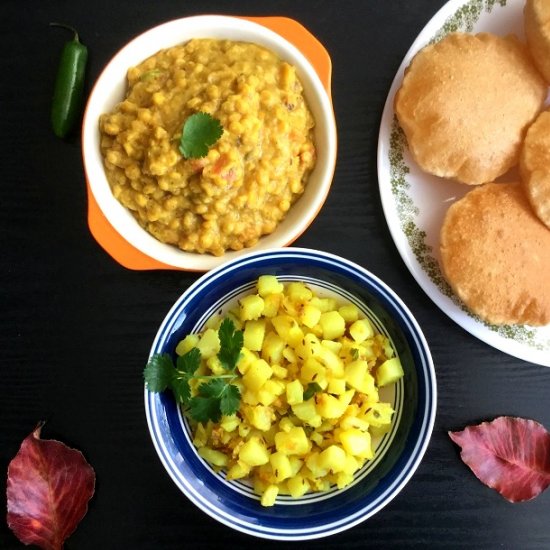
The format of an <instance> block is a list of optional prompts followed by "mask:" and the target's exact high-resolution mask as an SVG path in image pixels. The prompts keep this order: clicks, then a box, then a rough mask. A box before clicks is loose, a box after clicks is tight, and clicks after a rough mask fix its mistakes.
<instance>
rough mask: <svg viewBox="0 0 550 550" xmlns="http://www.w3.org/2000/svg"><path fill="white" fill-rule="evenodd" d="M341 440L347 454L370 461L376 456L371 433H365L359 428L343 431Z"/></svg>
mask: <svg viewBox="0 0 550 550" xmlns="http://www.w3.org/2000/svg"><path fill="white" fill-rule="evenodd" d="M339 439H340V442H341V443H342V447H343V448H344V450H345V451H346V453H348V454H350V455H352V456H357V457H360V458H366V459H368V460H370V459H371V458H372V457H373V456H374V453H373V450H372V446H371V437H370V434H369V432H363V431H361V430H359V429H357V428H350V429H349V430H345V431H342V432H341V433H340V437H339Z"/></svg>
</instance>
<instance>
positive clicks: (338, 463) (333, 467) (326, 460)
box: [318, 445, 346, 473]
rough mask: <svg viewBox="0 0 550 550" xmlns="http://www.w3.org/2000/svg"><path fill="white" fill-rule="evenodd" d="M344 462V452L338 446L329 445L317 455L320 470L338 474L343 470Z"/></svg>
mask: <svg viewBox="0 0 550 550" xmlns="http://www.w3.org/2000/svg"><path fill="white" fill-rule="evenodd" d="M345 460H346V451H344V449H342V447H340V446H338V445H330V447H327V448H326V449H325V450H324V451H322V452H321V454H320V455H319V460H318V464H319V466H320V467H321V468H324V469H326V470H330V471H331V472H333V473H338V472H341V471H342V470H343V469H344V464H345Z"/></svg>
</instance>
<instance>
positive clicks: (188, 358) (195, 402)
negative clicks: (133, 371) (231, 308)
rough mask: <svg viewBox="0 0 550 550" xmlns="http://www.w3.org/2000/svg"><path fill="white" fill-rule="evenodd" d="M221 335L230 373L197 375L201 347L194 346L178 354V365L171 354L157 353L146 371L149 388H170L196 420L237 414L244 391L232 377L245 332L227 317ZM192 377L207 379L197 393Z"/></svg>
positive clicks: (224, 360)
mask: <svg viewBox="0 0 550 550" xmlns="http://www.w3.org/2000/svg"><path fill="white" fill-rule="evenodd" d="M218 337H219V339H220V351H219V353H218V358H219V359H220V362H221V363H222V366H223V367H224V369H225V370H226V371H227V374H219V375H197V374H196V372H197V369H198V368H199V366H200V364H201V353H200V350H199V349H198V348H192V349H191V350H189V351H188V352H187V353H186V354H185V355H182V356H180V357H178V358H177V360H176V364H175V365H174V362H173V361H172V357H171V356H170V355H169V354H167V353H163V354H155V355H152V356H151V358H150V359H149V362H148V363H147V366H146V367H145V370H144V372H143V376H144V378H145V383H146V384H147V389H148V390H149V391H151V392H162V391H164V390H166V389H170V390H171V391H172V393H173V394H174V397H175V399H176V400H177V401H178V402H179V403H181V404H183V405H184V406H185V407H186V411H187V412H188V414H189V416H190V417H191V418H193V419H194V420H196V421H197V422H207V421H208V420H212V421H213V422H218V421H219V420H220V418H221V416H222V415H225V416H230V415H232V414H235V413H236V412H237V411H238V410H239V405H240V402H241V392H240V390H239V388H238V387H237V386H236V385H235V384H233V381H234V380H235V379H236V378H237V376H238V374H236V373H235V368H236V366H237V362H238V360H239V357H240V354H241V349H242V346H243V333H242V331H238V330H236V329H235V325H234V324H233V321H231V320H230V319H224V320H223V321H222V323H221V325H220V328H219V329H218ZM191 380H204V382H202V383H201V384H200V385H199V386H198V388H197V392H196V395H194V396H192V394H191V386H190V382H191Z"/></svg>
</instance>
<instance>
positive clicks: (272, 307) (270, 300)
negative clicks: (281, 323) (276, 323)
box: [262, 294, 283, 318]
mask: <svg viewBox="0 0 550 550" xmlns="http://www.w3.org/2000/svg"><path fill="white" fill-rule="evenodd" d="M282 301H283V295H282V294H268V295H267V296H264V310H263V311H262V315H263V316H264V317H269V318H271V317H275V315H277V313H279V308H280V307H281V302H282Z"/></svg>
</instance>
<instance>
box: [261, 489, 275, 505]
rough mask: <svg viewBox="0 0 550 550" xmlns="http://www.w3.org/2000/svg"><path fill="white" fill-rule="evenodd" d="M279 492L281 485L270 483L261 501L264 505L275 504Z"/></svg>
mask: <svg viewBox="0 0 550 550" xmlns="http://www.w3.org/2000/svg"><path fill="white" fill-rule="evenodd" d="M278 494H279V487H277V485H269V486H268V487H267V488H266V489H265V491H264V492H263V494H262V498H261V500H260V503H261V505H262V506H273V505H274V504H275V500H276V499H277V495H278Z"/></svg>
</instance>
